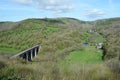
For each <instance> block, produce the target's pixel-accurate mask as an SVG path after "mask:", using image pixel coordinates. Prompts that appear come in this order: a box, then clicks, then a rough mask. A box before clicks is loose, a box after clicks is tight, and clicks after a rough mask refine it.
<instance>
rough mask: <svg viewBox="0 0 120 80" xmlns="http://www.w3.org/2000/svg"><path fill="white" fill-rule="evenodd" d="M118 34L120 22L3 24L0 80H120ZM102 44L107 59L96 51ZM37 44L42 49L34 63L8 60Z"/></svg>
mask: <svg viewBox="0 0 120 80" xmlns="http://www.w3.org/2000/svg"><path fill="white" fill-rule="evenodd" d="M119 34H120V18H113V19H105V20H97V21H91V22H85V21H80V20H77V19H74V18H54V19H53V18H45V19H26V20H22V21H19V22H1V23H0V80H80V79H81V80H108V79H109V80H119V79H120V67H119V66H120V64H119V60H118V57H119V52H120V51H119V50H120V49H119V48H120V47H119V45H120V38H119V37H120V35H119ZM101 42H103V43H104V49H105V50H106V53H105V56H103V53H104V51H103V50H101V49H97V48H96V44H97V43H101ZM86 43H87V45H86ZM36 44H38V45H40V46H41V49H40V51H39V54H38V55H37V57H36V58H34V59H33V62H26V61H24V60H21V59H19V60H16V59H15V60H14V59H13V60H10V59H8V58H7V57H10V56H12V55H14V54H17V53H18V52H20V51H23V50H25V49H28V48H30V47H32V46H34V45H36ZM6 56H7V57H6ZM103 57H104V59H105V60H103ZM107 60H108V61H107ZM11 75H13V76H11Z"/></svg>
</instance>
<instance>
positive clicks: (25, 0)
mask: <svg viewBox="0 0 120 80" xmlns="http://www.w3.org/2000/svg"><path fill="white" fill-rule="evenodd" d="M12 1H13V2H16V3H19V4H23V5H30V4H32V2H33V0H12Z"/></svg>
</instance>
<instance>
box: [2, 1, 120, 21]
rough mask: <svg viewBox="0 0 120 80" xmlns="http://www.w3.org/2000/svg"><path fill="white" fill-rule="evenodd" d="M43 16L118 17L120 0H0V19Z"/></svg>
mask: <svg viewBox="0 0 120 80" xmlns="http://www.w3.org/2000/svg"><path fill="white" fill-rule="evenodd" d="M45 17H48V18H56V17H72V18H77V19H80V20H88V21H91V20H96V19H104V18H113V17H120V0H0V21H20V20H23V19H26V18H45Z"/></svg>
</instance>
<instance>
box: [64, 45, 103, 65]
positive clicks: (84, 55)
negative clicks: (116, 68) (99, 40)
mask: <svg viewBox="0 0 120 80" xmlns="http://www.w3.org/2000/svg"><path fill="white" fill-rule="evenodd" d="M101 57H102V52H98V50H96V49H95V47H94V46H85V47H84V49H83V50H78V51H73V52H71V53H70V54H69V55H68V56H67V57H66V60H67V62H68V63H78V62H81V63H95V62H97V63H98V62H102V59H101Z"/></svg>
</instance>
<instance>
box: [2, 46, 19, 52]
mask: <svg viewBox="0 0 120 80" xmlns="http://www.w3.org/2000/svg"><path fill="white" fill-rule="evenodd" d="M0 52H1V53H2V52H3V53H11V54H16V53H18V52H20V50H17V49H14V48H4V47H2V48H0Z"/></svg>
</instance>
